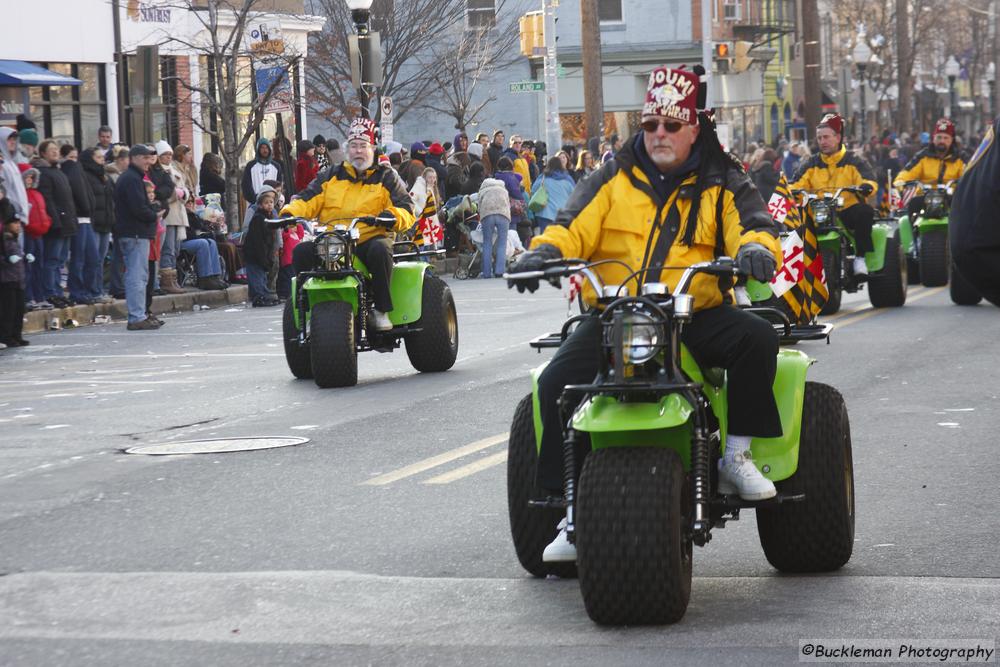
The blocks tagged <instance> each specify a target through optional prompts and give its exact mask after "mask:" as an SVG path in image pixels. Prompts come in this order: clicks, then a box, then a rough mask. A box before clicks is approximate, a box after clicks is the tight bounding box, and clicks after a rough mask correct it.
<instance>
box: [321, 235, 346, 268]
mask: <svg viewBox="0 0 1000 667" xmlns="http://www.w3.org/2000/svg"><path fill="white" fill-rule="evenodd" d="M316 253H317V254H318V255H319V258H320V261H322V262H323V265H324V266H326V268H327V269H331V268H333V265H334V264H336V263H337V260H339V259H340V258H341V257H343V256H344V242H343V241H342V240H341V239H339V238H337V237H336V236H325V237H323V238H322V239H320V240H319V242H318V243H317V244H316Z"/></svg>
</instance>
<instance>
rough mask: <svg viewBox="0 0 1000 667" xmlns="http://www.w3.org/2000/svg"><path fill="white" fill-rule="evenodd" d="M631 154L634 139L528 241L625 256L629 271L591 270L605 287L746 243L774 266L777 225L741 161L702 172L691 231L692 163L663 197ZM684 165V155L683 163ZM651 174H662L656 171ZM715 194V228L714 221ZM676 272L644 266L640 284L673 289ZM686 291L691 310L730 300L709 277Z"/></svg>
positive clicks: (590, 255)
mask: <svg viewBox="0 0 1000 667" xmlns="http://www.w3.org/2000/svg"><path fill="white" fill-rule="evenodd" d="M696 146H697V144H696ZM636 152H637V149H636V148H635V139H634V138H633V140H631V141H629V143H628V144H627V145H626V147H625V148H623V149H622V150H621V151H619V152H618V153H617V154H616V155H615V158H614V159H613V160H611V161H609V162H607V163H605V164H604V166H603V167H602V168H601V169H600V170H599V171H597V172H594V173H593V174H591V175H590V176H588V177H587V178H586V179H585V180H583V181H581V182H580V183H579V184H578V185H577V187H576V189H575V190H574V191H573V194H572V195H571V196H570V198H569V201H568V202H567V203H566V206H565V207H564V208H563V209H562V210H560V211H559V213H558V215H557V218H556V224H553V225H549V226H548V227H547V228H546V229H545V232H544V233H543V234H541V235H540V236H536V237H535V238H534V239H532V241H531V247H532V248H536V247H538V246H539V245H542V244H550V245H553V246H555V247H556V248H558V249H559V251H560V252H561V253H562V256H563V257H575V258H580V259H585V260H588V261H591V262H595V261H598V260H605V259H613V260H619V261H621V262H624V263H625V264H626V265H627V266H628V267H629V268H628V269H626V268H625V267H624V266H621V265H620V264H611V263H608V264H602V265H599V266H597V267H595V268H594V271H595V272H596V273H597V274H599V275H600V277H601V280H602V281H603V282H604V283H605V284H606V285H617V284H621V283H622V282H624V281H625V279H626V277H627V276H628V274H629V273H631V272H632V271H634V270H637V269H639V268H640V267H644V266H656V265H663V266H670V267H687V266H690V265H692V264H695V263H697V262H703V261H708V260H711V259H713V258H715V257H718V256H721V255H729V256H730V257H735V256H736V253H737V252H738V251H739V249H740V247H741V246H743V245H745V244H747V243H760V244H762V245H763V246H764V247H766V248H768V249H769V250H770V251H771V252H772V253H773V254H774V257H775V260H776V262H777V263H778V265H779V266H780V264H781V245H780V243H779V241H778V233H777V229H776V227H775V225H774V222H773V220H772V219H771V216H770V215H769V214H768V212H767V209H766V208H765V206H764V201H763V200H762V199H761V198H760V194H758V192H757V189H756V188H754V186H753V184H752V183H751V182H750V178H749V177H748V176H747V175H746V173H744V172H743V170H742V168H741V167H739V166H737V165H736V164H730V165H727V167H728V168H727V169H725V171H724V172H723V170H722V169H721V168H719V169H717V170H713V171H710V172H709V173H708V174H707V175H706V179H707V185H706V187H705V188H704V192H702V194H701V198H700V200H699V201H700V204H699V207H698V217H697V222H696V225H695V227H694V228H693V229H690V231H689V224H688V223H689V213H690V211H691V204H692V201H693V199H694V197H695V195H696V192H697V189H698V169H697V168H694V169H690V170H689V171H688V173H687V174H686V175H681V176H678V177H677V180H679V181H680V184H679V186H677V187H674V188H673V189H672V190H671V191H670V192H669V196H667V197H666V199H664V197H663V191H665V190H666V187H664V188H660V191H658V189H657V188H654V187H653V185H652V184H651V183H652V181H651V180H650V176H649V175H648V173H651V172H653V171H655V167H653V166H652V163H647V166H646V169H643V168H642V166H640V164H639V157H638V156H637V154H636ZM646 160H648V158H646ZM690 163H691V161H690V160H689V161H688V163H686V165H689V164H690ZM653 177H654V178H660V175H659V174H658V173H655V174H654V176H653ZM720 196H721V197H722V202H721V227H720V226H719V224H720V221H717V219H716V215H717V213H718V212H719V211H720V207H719V203H720V202H719V197H720ZM664 234H666V235H667V236H666V237H664V236H663V235H664ZM661 240H662V244H661ZM682 273H683V270H682V269H666V270H663V271H662V272H660V274H659V275H657V272H649V273H648V274H647V275H646V278H645V279H644V280H643V282H665V283H667V284H669V285H670V287H671V289H673V287H674V286H676V285H677V282H678V280H680V277H681V274H682ZM628 285H629V293H630V294H633V295H634V294H636V293H637V289H636V282H635V281H634V280H633V281H630V282H629V284H628ZM689 290H690V294H692V295H693V296H694V299H695V309H696V310H702V309H705V308H712V307H714V306H718V305H720V304H722V303H724V302H725V303H731V302H732V297H731V292H730V291H729V289H728V286H727V289H726V292H725V293H723V291H722V290H721V288H720V281H719V278H717V277H715V276H709V275H706V274H698V275H697V276H695V278H694V280H693V281H692V283H691V287H690V288H689ZM595 297H596V295H595V294H594V292H593V289H592V288H591V287H590V285H589V284H588V283H584V288H583V298H584V300H585V301H586V302H587V303H588V304H591V305H594V304H595V303H596V298H595Z"/></svg>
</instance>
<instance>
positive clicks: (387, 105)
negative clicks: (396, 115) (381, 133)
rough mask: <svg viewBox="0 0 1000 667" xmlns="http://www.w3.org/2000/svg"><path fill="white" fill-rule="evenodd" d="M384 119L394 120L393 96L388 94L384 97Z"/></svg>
mask: <svg viewBox="0 0 1000 667" xmlns="http://www.w3.org/2000/svg"><path fill="white" fill-rule="evenodd" d="M382 120H383V121H388V122H390V123H391V122H392V98H391V97H388V96H386V97H383V98H382Z"/></svg>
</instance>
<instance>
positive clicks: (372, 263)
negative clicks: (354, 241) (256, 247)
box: [296, 237, 392, 313]
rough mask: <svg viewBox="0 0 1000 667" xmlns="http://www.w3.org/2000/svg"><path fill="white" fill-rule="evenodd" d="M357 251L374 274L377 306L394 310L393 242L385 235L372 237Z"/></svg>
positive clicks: (373, 290)
mask: <svg viewBox="0 0 1000 667" xmlns="http://www.w3.org/2000/svg"><path fill="white" fill-rule="evenodd" d="M296 250H298V248H296ZM357 253H358V258H359V259H360V260H361V261H362V262H364V263H365V266H366V267H368V272H369V273H370V274H371V276H372V292H373V293H374V294H373V296H374V299H375V308H377V309H378V310H381V311H382V312H383V313H388V312H389V311H391V310H392V295H391V294H390V293H389V284H390V281H391V280H392V242H391V241H390V240H389V239H387V238H384V237H382V238H374V239H370V240H368V241H365V242H364V243H362V244H361V245H359V246H358V249H357Z"/></svg>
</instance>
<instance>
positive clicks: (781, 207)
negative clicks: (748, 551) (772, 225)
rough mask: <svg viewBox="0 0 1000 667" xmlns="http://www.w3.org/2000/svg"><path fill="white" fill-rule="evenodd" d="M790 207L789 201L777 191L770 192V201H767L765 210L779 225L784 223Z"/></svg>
mask: <svg viewBox="0 0 1000 667" xmlns="http://www.w3.org/2000/svg"><path fill="white" fill-rule="evenodd" d="M790 207H791V202H789V201H788V198H787V197H784V196H782V195H781V194H779V193H777V192H775V193H774V194H772V195H771V201H769V202H767V212H768V213H770V214H771V217H772V218H773V219H774V221H775V222H776V223H778V224H779V225H783V224H785V218H787V217H788V210H789V208H790Z"/></svg>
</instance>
